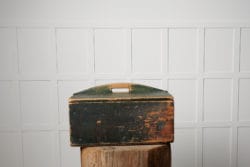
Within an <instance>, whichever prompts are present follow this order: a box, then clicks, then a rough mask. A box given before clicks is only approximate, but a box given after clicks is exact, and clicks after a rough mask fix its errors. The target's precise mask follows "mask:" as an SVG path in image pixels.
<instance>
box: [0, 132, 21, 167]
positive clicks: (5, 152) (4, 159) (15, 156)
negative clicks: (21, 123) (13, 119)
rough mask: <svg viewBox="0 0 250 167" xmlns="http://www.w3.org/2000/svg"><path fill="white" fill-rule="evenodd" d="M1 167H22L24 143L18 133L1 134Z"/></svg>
mask: <svg viewBox="0 0 250 167" xmlns="http://www.w3.org/2000/svg"><path fill="white" fill-rule="evenodd" d="M0 166H1V167H22V142H21V136H20V134H18V133H11V132H10V133H7V132H1V133H0Z"/></svg>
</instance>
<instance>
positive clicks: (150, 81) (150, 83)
mask: <svg viewBox="0 0 250 167" xmlns="http://www.w3.org/2000/svg"><path fill="white" fill-rule="evenodd" d="M132 82H133V83H136V84H142V85H146V86H151V87H154V88H158V89H162V80H156V79H155V80H154V79H135V80H133V81H132Z"/></svg>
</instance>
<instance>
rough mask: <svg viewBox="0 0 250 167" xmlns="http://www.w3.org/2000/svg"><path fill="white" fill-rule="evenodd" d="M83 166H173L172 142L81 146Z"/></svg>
mask: <svg viewBox="0 0 250 167" xmlns="http://www.w3.org/2000/svg"><path fill="white" fill-rule="evenodd" d="M81 161H82V162H81V164H82V167H171V149H170V144H169V143H168V144H166V145H135V146H102V147H87V148H81Z"/></svg>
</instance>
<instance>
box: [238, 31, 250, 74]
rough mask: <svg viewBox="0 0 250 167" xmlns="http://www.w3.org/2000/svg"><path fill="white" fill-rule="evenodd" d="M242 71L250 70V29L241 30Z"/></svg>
mask: <svg viewBox="0 0 250 167" xmlns="http://www.w3.org/2000/svg"><path fill="white" fill-rule="evenodd" d="M240 43H241V49H240V71H241V72H250V47H249V46H250V29H249V28H248V29H245V28H244V29H242V30H241V42H240Z"/></svg>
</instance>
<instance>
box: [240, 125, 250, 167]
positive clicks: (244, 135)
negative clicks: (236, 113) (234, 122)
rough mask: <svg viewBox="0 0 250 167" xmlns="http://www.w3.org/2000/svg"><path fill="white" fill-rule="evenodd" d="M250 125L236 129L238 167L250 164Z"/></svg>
mask: <svg viewBox="0 0 250 167" xmlns="http://www.w3.org/2000/svg"><path fill="white" fill-rule="evenodd" d="M249 141H250V127H242V128H239V129H238V157H237V158H238V161H237V162H238V164H237V165H238V167H249V166H250V159H249V155H250V144H249Z"/></svg>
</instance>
